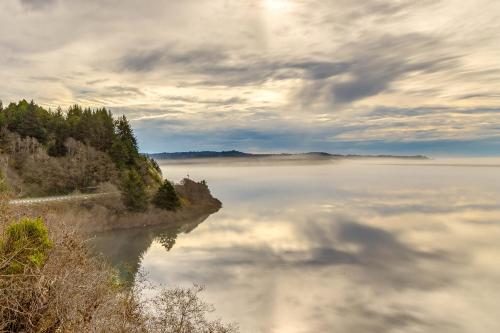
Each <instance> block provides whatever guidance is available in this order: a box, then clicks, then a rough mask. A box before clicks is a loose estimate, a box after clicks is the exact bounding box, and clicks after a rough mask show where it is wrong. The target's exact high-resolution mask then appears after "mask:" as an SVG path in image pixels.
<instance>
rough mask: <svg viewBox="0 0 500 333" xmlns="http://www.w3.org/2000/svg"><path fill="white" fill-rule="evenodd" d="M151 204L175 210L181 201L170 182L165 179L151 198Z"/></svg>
mask: <svg viewBox="0 0 500 333" xmlns="http://www.w3.org/2000/svg"><path fill="white" fill-rule="evenodd" d="M153 204H154V205H155V206H156V207H158V208H161V209H166V210H176V209H177V208H179V207H180V206H181V201H180V199H179V196H178V195H177V192H175V188H174V186H173V185H172V183H171V182H169V181H168V180H165V181H164V182H163V184H162V185H161V186H160V188H159V189H158V192H156V194H155V196H154V198H153Z"/></svg>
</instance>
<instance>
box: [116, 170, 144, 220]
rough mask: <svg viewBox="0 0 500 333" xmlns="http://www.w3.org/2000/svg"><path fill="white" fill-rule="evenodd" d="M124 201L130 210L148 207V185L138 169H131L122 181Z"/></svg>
mask: <svg viewBox="0 0 500 333" xmlns="http://www.w3.org/2000/svg"><path fill="white" fill-rule="evenodd" d="M121 191H122V201H123V204H124V205H125V207H127V209H128V210H130V211H135V212H142V211H145V210H146V209H147V207H148V198H147V195H146V186H145V185H144V182H143V181H142V179H141V177H140V176H139V174H138V173H137V171H136V170H129V171H127V173H126V174H125V177H124V178H123V181H122V188H121Z"/></svg>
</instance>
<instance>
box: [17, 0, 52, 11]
mask: <svg viewBox="0 0 500 333" xmlns="http://www.w3.org/2000/svg"><path fill="white" fill-rule="evenodd" d="M57 1H58V0H20V2H21V4H22V5H23V6H25V7H26V8H29V9H42V8H45V7H48V6H51V5H54V4H56V2H57Z"/></svg>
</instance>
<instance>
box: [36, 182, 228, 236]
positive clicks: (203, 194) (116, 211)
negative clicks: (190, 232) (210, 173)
mask: <svg viewBox="0 0 500 333" xmlns="http://www.w3.org/2000/svg"><path fill="white" fill-rule="evenodd" d="M175 189H176V190H177V192H178V193H179V196H180V197H181V202H182V206H181V208H179V209H177V210H176V211H166V210H162V209H158V208H153V207H150V208H149V209H148V210H147V211H145V212H140V213H134V212H128V211H126V210H125V208H124V207H123V205H122V203H121V200H120V197H119V195H116V196H111V197H106V198H100V199H96V200H88V201H85V202H80V203H75V202H72V203H63V204H55V205H54V206H53V207H50V209H47V211H46V214H44V215H46V216H47V220H48V223H50V224H55V223H64V224H66V225H68V226H70V227H72V228H75V229H77V230H79V231H81V232H84V233H95V232H102V231H109V230H119V229H130V228H139V227H149V226H160V225H163V226H181V225H183V224H186V223H190V222H191V221H196V220H199V219H205V218H206V217H208V216H209V215H210V214H213V213H215V212H217V211H218V210H219V209H220V208H221V207H222V204H221V202H220V201H219V200H217V199H216V198H214V197H213V196H212V194H211V193H210V190H209V189H208V186H207V185H206V183H205V182H194V181H192V180H190V179H184V180H183V181H182V182H181V183H180V184H177V185H175Z"/></svg>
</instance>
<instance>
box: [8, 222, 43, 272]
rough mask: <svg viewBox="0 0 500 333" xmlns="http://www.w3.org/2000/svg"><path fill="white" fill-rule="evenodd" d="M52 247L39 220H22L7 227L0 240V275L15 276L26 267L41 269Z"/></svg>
mask: <svg viewBox="0 0 500 333" xmlns="http://www.w3.org/2000/svg"><path fill="white" fill-rule="evenodd" d="M51 247H52V242H51V241H50V240H49V237H48V231H47V228H46V227H45V225H44V224H43V222H42V220H41V219H40V218H37V219H29V218H24V219H22V220H21V221H20V222H18V223H13V224H11V225H9V226H8V227H7V229H6V230H5V232H4V235H3V238H2V239H0V254H1V257H2V258H3V260H2V262H0V273H1V274H17V273H21V272H23V271H24V270H25V268H26V267H27V266H31V267H41V266H42V265H43V264H44V263H45V260H46V258H47V252H48V250H49V249H50V248H51Z"/></svg>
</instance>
